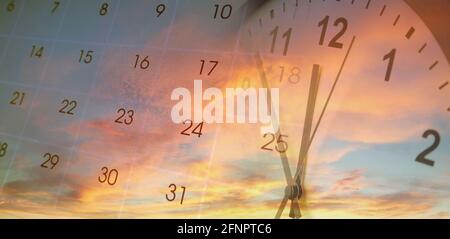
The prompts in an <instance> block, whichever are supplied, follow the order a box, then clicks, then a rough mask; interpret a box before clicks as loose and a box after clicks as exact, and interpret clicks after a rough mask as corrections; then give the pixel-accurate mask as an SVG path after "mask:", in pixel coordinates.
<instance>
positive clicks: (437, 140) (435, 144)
mask: <svg viewBox="0 0 450 239" xmlns="http://www.w3.org/2000/svg"><path fill="white" fill-rule="evenodd" d="M430 135H431V136H433V137H434V142H433V144H432V145H431V146H430V147H428V148H427V149H425V150H424V151H423V152H422V153H420V154H419V155H418V156H417V158H416V162H419V163H423V164H425V165H428V166H431V167H433V166H434V161H433V160H430V159H427V158H426V156H427V155H428V154H430V153H431V152H433V151H434V150H435V149H437V147H438V146H439V144H440V142H441V136H440V135H439V132H437V131H436V130H433V129H429V130H427V131H425V133H423V135H422V137H423V138H428V136H430Z"/></svg>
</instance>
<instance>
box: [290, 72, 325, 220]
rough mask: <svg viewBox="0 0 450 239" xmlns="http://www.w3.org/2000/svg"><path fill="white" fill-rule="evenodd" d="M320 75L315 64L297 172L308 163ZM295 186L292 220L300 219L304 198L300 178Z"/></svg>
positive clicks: (297, 178)
mask: <svg viewBox="0 0 450 239" xmlns="http://www.w3.org/2000/svg"><path fill="white" fill-rule="evenodd" d="M320 74H321V68H320V66H319V65H317V64H315V65H314V66H313V70H312V75H311V83H310V86H309V93H308V104H307V106H306V114H305V121H304V126H303V135H302V142H301V146H300V153H299V156H298V159H299V160H298V164H297V170H299V169H300V168H301V166H302V165H303V163H304V162H303V160H305V161H306V157H307V154H308V149H307V148H308V144H309V140H310V137H311V130H312V124H313V119H314V109H315V107H316V100H317V93H318V91H319V84H320ZM294 182H295V186H296V187H297V190H298V191H299V192H298V193H297V195H298V196H297V195H295V197H294V199H295V200H294V201H292V203H291V211H290V213H289V216H290V217H291V218H299V217H300V215H299V213H300V210H299V208H300V207H299V205H298V199H299V198H300V197H301V196H302V191H303V190H302V189H303V188H302V186H303V185H302V184H303V181H301V180H300V177H296V178H294Z"/></svg>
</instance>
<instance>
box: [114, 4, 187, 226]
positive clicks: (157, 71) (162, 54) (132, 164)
mask: <svg viewBox="0 0 450 239" xmlns="http://www.w3.org/2000/svg"><path fill="white" fill-rule="evenodd" d="M178 3H179V0H176V1H175V7H174V12H173V14H172V19H171V21H170V24H169V28H168V31H167V33H166V36H165V39H164V44H163V48H162V53H161V59H163V60H164V59H165V57H166V51H167V44H168V42H169V39H170V36H171V33H172V30H173V29H172V27H173V23H174V22H175V18H176V15H177V10H178ZM161 66H162V63H160V64H158V67H157V69H156V74H155V79H159V78H160V77H161V75H160V73H161ZM144 118H145V119H144V122H147V119H148V115H147V114H146V116H145V117H144ZM144 126H145V124H143V125H141V127H142V129H141V130H143V129H144ZM135 163H136V160H135V158H134V157H133V158H132V162H131V169H130V171H131V172H130V174H131V173H132V172H133V171H134V167H135ZM130 174H129V175H130ZM129 180H130V179H129V178H128V179H127V181H128V183H127V190H126V194H125V199H124V200H123V202H122V205H121V207H120V210H119V213H118V215H117V217H118V218H121V217H122V212H123V208H124V206H125V203H126V202H127V198H126V197H127V195H128V190H129V186H128V185H129Z"/></svg>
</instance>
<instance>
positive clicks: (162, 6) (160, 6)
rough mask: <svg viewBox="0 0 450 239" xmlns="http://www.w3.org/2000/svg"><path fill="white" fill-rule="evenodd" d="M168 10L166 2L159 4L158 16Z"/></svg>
mask: <svg viewBox="0 0 450 239" xmlns="http://www.w3.org/2000/svg"><path fill="white" fill-rule="evenodd" d="M165 10H166V5H165V4H162V3H161V4H159V5H158V6H156V13H158V15H157V16H156V17H159V16H161V14H163V12H164V11H165Z"/></svg>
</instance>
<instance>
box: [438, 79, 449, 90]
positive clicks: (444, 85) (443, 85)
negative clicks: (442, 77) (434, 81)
mask: <svg viewBox="0 0 450 239" xmlns="http://www.w3.org/2000/svg"><path fill="white" fill-rule="evenodd" d="M447 85H448V81H447V82H445V83H444V84H442V85H441V86H440V87H439V90H442V89H444V88H445V87H446V86H447Z"/></svg>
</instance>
